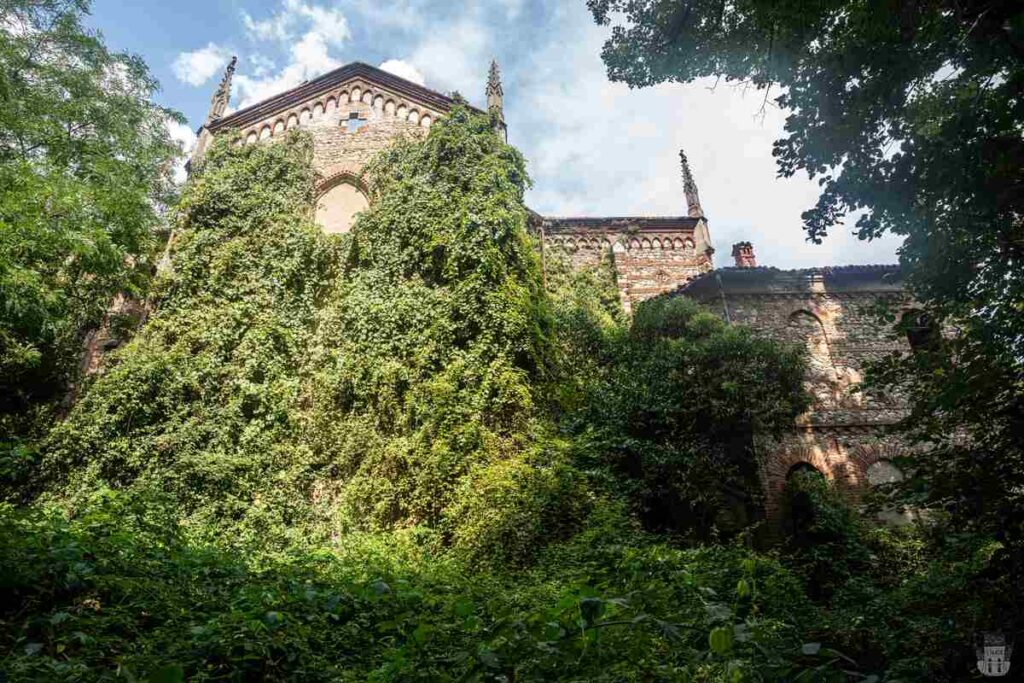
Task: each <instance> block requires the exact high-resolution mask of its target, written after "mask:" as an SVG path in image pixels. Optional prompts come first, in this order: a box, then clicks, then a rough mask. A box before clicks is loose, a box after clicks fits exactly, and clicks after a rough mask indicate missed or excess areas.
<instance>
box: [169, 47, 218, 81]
mask: <svg viewBox="0 0 1024 683" xmlns="http://www.w3.org/2000/svg"><path fill="white" fill-rule="evenodd" d="M230 59H231V51H230V50H228V49H227V48H225V47H221V46H220V45H217V44H216V43H208V44H207V45H206V47H203V48H200V49H198V50H193V51H192V52H182V53H181V54H179V55H178V56H177V57H176V58H175V59H174V63H173V64H172V65H171V69H172V70H173V71H174V76H175V78H177V79H178V80H179V81H181V82H182V83H188V84H189V85H193V86H200V85H202V84H203V83H206V82H207V81H208V80H210V77H211V76H213V75H214V74H216V73H219V72H220V71H222V70H223V69H224V68H225V67H226V66H227V64H228V61H229V60H230Z"/></svg>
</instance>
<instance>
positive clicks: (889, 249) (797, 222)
mask: <svg viewBox="0 0 1024 683" xmlns="http://www.w3.org/2000/svg"><path fill="white" fill-rule="evenodd" d="M605 34H606V30H605V29H601V28H599V27H596V26H595V25H594V24H593V22H592V20H591V19H590V18H589V16H588V15H587V13H586V8H585V7H583V8H582V9H580V10H579V11H576V10H569V11H567V12H566V14H565V15H564V17H563V24H562V25H560V26H559V30H558V31H556V32H555V33H554V34H553V35H555V36H557V35H573V36H574V40H573V41H572V42H571V43H570V42H565V41H562V40H559V39H558V38H557V37H556V38H553V39H552V40H551V41H550V42H546V43H543V44H541V45H540V46H537V49H536V50H535V52H534V53H533V54H532V55H531V57H530V58H529V59H528V60H527V62H526V63H525V64H520V65H519V67H518V72H517V73H518V76H519V77H518V79H517V82H518V87H509V84H507V83H506V86H505V107H506V121H507V122H508V125H509V138H510V141H511V142H512V143H513V144H516V145H518V146H520V148H521V149H522V150H523V152H524V154H525V155H526V157H527V158H528V159H529V161H530V165H529V169H530V173H531V175H532V177H533V180H534V189H533V190H532V191H531V192H530V194H529V197H528V201H529V203H530V205H531V208H533V209H534V210H536V211H538V212H540V213H541V214H546V215H592V216H593V215H659V214H660V215H676V216H678V215H685V213H686V203H685V199H684V197H683V191H682V182H681V179H680V170H679V156H678V155H679V149H680V148H682V149H685V150H686V153H687V156H688V157H689V161H690V165H691V168H692V169H693V172H694V175H695V178H696V181H697V185H698V187H699V190H700V195H701V201H702V204H703V207H704V210H705V212H706V214H707V216H708V218H709V223H710V227H711V236H712V240H713V243H714V244H715V246H716V248H717V250H718V252H717V254H716V258H715V261H716V264H717V265H719V266H724V265H731V258H730V255H729V254H730V246H731V245H732V243H734V242H737V241H740V240H750V241H752V242H754V247H755V250H756V253H757V256H758V260H759V262H760V263H762V264H764V265H773V266H778V267H785V268H792V267H804V266H810V265H824V264H845V263H872V262H890V263H891V262H894V260H895V257H894V252H895V248H896V246H897V245H898V243H899V241H898V240H897V239H892V238H890V239H885V240H882V241H879V242H874V243H864V242H860V241H859V240H857V238H856V237H853V236H851V235H850V234H849V232H850V229H849V228H846V229H844V228H839V229H837V230H834V231H833V232H834V234H833V235H832V236H830V237H829V238H828V239H827V240H826V242H825V244H823V245H821V246H816V245H812V244H808V243H807V242H806V241H805V240H804V232H803V230H802V228H801V218H800V214H801V213H802V212H803V211H804V210H806V209H808V208H810V207H811V206H813V205H814V202H815V201H816V200H817V197H818V186H817V184H816V183H814V182H812V181H809V180H807V179H806V177H799V178H792V179H786V180H781V179H777V178H776V174H777V167H776V164H775V159H774V157H772V143H773V141H774V140H776V139H777V138H779V137H781V135H782V133H783V124H784V122H785V112H782V111H780V110H778V109H777V108H776V107H772V106H770V107H769V108H768V109H767V110H766V111H765V112H764V116H763V117H762V116H759V115H758V112H759V110H760V109H761V103H762V101H763V97H764V93H763V91H762V92H755V91H750V92H744V90H743V89H740V88H735V87H732V86H728V85H724V84H722V85H719V86H718V87H717V88H715V89H714V91H712V89H711V88H710V86H711V85H713V82H699V83H691V84H687V85H681V84H664V85H659V86H656V87H653V88H643V89H639V90H631V89H629V88H628V87H627V86H625V85H623V84H618V83H610V82H609V81H608V80H607V77H606V74H605V67H604V65H603V63H602V62H601V60H600V51H601V45H602V42H603V40H604V37H605Z"/></svg>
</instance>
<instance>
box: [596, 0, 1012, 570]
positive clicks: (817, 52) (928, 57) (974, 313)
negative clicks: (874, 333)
mask: <svg viewBox="0 0 1024 683" xmlns="http://www.w3.org/2000/svg"><path fill="white" fill-rule="evenodd" d="M588 5H589V7H590V9H591V11H592V13H593V15H594V18H595V19H596V21H598V22H599V23H601V24H609V23H616V25H615V26H614V28H613V29H612V34H611V37H610V39H609V40H608V41H607V42H606V44H605V46H604V50H603V53H602V56H603V59H604V61H605V63H606V65H607V67H608V73H609V76H610V77H611V78H612V80H617V81H624V82H626V83H629V84H630V85H632V86H638V87H639V86H647V85H652V84H655V83H660V82H666V81H679V82H687V81H691V80H694V79H697V78H701V77H711V76H714V77H720V78H724V79H726V80H733V81H747V82H750V83H752V84H753V85H755V86H756V87H758V88H761V89H765V90H766V95H765V97H766V99H767V97H769V96H770V95H769V93H770V92H772V91H774V92H776V93H778V94H777V95H776V96H775V102H776V103H777V104H778V105H779V106H781V107H782V108H784V109H785V110H786V111H788V112H789V114H788V118H787V121H786V135H785V137H783V138H782V139H780V140H778V141H777V142H776V143H775V156H776V157H777V159H778V163H779V173H780V175H782V176H792V175H794V174H795V173H797V172H800V171H806V172H807V173H808V175H809V176H810V177H812V178H817V179H818V180H819V183H820V185H821V194H820V197H819V199H818V202H817V204H816V205H815V206H814V207H813V208H811V209H810V210H808V211H807V212H805V213H804V215H803V218H804V229H805V230H806V232H807V236H808V239H809V240H810V241H813V242H820V241H821V239H822V238H823V237H824V236H825V235H826V233H827V231H828V230H829V229H832V228H834V227H835V226H837V225H840V224H841V222H842V220H843V219H844V217H846V216H847V215H848V214H850V213H851V212H855V211H861V212H862V213H861V214H860V216H859V218H857V220H856V229H857V232H858V234H859V236H860V237H861V238H862V239H871V238H874V237H878V236H880V235H882V234H884V233H892V234H896V235H902V236H903V237H904V242H903V245H902V247H901V249H900V260H901V262H902V264H903V265H904V266H905V269H906V273H907V276H908V282H909V285H910V287H911V291H912V293H913V294H914V296H915V297H916V298H917V299H918V301H920V302H921V305H922V307H923V308H924V309H925V311H924V316H923V317H922V316H915V318H914V319H913V320H908V321H905V322H904V323H903V328H904V331H906V332H909V333H911V334H912V335H915V336H916V337H917V339H918V340H919V341H920V340H921V339H922V338H923V337H927V336H928V335H922V334H921V330H920V329H919V328H921V327H922V323H925V325H934V326H941V327H942V329H943V330H944V331H945V332H946V335H945V337H946V339H944V340H943V341H941V342H938V341H937V338H936V337H933V338H932V341H931V342H929V343H925V344H918V347H919V348H918V351H917V352H916V353H914V354H909V355H905V356H903V357H900V358H892V359H890V362H889V363H888V364H887V365H886V366H885V368H884V372H880V373H877V375H876V376H877V377H878V378H880V379H881V380H882V382H883V383H892V384H897V385H902V386H903V387H904V388H907V385H909V389H910V391H909V393H908V395H910V396H912V397H913V410H912V416H911V420H910V421H908V427H910V428H912V429H913V431H914V433H915V434H916V436H917V437H918V438H919V439H920V440H921V441H922V442H924V443H925V444H926V445H927V446H928V447H929V449H930V450H929V453H930V455H924V456H921V457H919V458H917V463H918V464H919V465H920V466H921V470H920V472H921V474H922V475H923V476H922V478H921V479H920V480H919V483H922V484H924V485H925V488H924V490H925V491H926V492H927V494H926V496H925V498H924V500H925V501H926V502H927V503H928V504H929V505H931V506H933V507H938V508H943V509H945V510H946V511H947V512H950V513H951V515H950V519H951V522H952V524H953V525H954V526H957V527H960V528H966V529H974V530H981V531H983V532H984V533H986V534H991V535H994V536H995V537H996V538H997V539H999V540H1000V541H1001V542H1003V543H1004V544H1006V545H1007V551H1006V553H1005V555H1004V558H1005V559H1006V560H1007V562H1008V565H1005V566H1004V569H1005V568H1007V566H1008V567H1009V568H1011V569H1013V570H1014V571H1011V572H1010V575H1011V576H1016V577H1018V580H1019V577H1020V576H1021V575H1022V573H1021V571H1020V567H1017V566H1016V565H1014V563H1013V558H1015V557H1016V558H1019V557H1020V556H1021V554H1020V545H1019V544H1021V542H1022V538H1024V527H1022V523H1024V522H1022V520H1024V496H1021V495H1020V491H1022V490H1024V452H1022V450H1021V444H1022V443H1024V438H1022V437H1024V268H1022V261H1024V218H1022V217H1024V136H1022V133H1021V131H1022V130H1024V5H1022V4H1021V3H1020V2H1017V1H1015V0H924V1H918V0H914V1H911V0H895V1H894V0H859V1H857V2H849V1H846V0H817V1H815V2H807V1H806V0H737V1H735V2H725V1H724V0H690V1H686V2H683V1H680V0H589V1H588ZM913 328H918V329H913ZM963 437H967V438H963ZM1020 588H1021V586H1020V585H1018V589H1020Z"/></svg>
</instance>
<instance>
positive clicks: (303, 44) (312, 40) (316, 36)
mask: <svg viewBox="0 0 1024 683" xmlns="http://www.w3.org/2000/svg"><path fill="white" fill-rule="evenodd" d="M242 22H243V24H244V25H245V28H246V31H247V32H248V34H249V38H250V39H251V40H253V41H255V42H271V43H275V44H279V45H284V46H286V47H287V58H288V62H287V64H286V65H285V66H284V67H283V68H281V69H280V70H277V71H275V62H274V61H273V60H272V59H271V58H269V57H267V56H266V55H264V54H262V53H257V54H256V55H255V56H253V57H250V58H249V62H251V63H252V64H253V65H254V69H253V72H252V74H239V75H238V76H236V77H235V81H234V82H235V86H236V87H237V90H238V94H239V99H240V104H239V106H241V107H247V106H249V105H250V104H253V103H255V102H259V101H260V100H263V99H266V98H267V97H271V96H273V95H276V94H277V93H280V92H283V91H285V90H288V89H289V88H293V87H295V86H297V85H299V84H300V83H302V82H303V81H306V80H308V79H310V78H314V77H316V76H319V75H321V74H323V73H324V72H327V71H330V70H331V69H335V68H337V67H338V66H340V65H341V62H340V61H339V60H338V59H337V58H335V57H334V56H333V55H332V54H331V49H332V48H338V47H341V46H342V45H344V44H345V42H346V41H347V40H348V39H349V37H350V36H351V33H350V31H349V27H348V21H347V20H346V18H345V16H344V15H343V14H342V13H341V11H340V10H337V9H333V8H328V7H324V6H321V5H316V4H312V3H306V2H302V1H301V0H283V2H282V3H281V7H280V9H279V11H277V12H276V13H274V14H272V15H271V16H270V17H268V18H265V19H259V20H257V19H254V18H253V17H252V16H250V15H249V14H247V13H245V12H243V13H242Z"/></svg>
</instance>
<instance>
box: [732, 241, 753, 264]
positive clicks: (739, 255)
mask: <svg viewBox="0 0 1024 683" xmlns="http://www.w3.org/2000/svg"><path fill="white" fill-rule="evenodd" d="M732 257H733V258H734V259H736V267H737V268H756V267H757V259H756V258H755V257H754V245H753V244H751V243H750V242H737V243H736V244H734V245H732Z"/></svg>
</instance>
